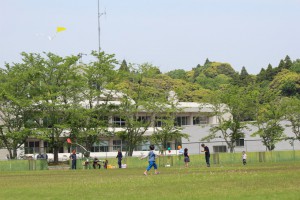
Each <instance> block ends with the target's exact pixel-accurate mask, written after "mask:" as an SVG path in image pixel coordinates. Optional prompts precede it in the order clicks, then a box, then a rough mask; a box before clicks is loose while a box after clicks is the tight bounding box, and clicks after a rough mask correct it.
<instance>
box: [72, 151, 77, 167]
mask: <svg viewBox="0 0 300 200" xmlns="http://www.w3.org/2000/svg"><path fill="white" fill-rule="evenodd" d="M70 158H71V160H72V169H74V170H75V169H76V161H77V158H76V151H75V150H73V151H72V154H71V155H70Z"/></svg>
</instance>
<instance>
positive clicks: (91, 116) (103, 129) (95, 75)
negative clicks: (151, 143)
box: [69, 51, 127, 149]
mask: <svg viewBox="0 0 300 200" xmlns="http://www.w3.org/2000/svg"><path fill="white" fill-rule="evenodd" d="M92 55H93V56H94V57H95V58H97V59H96V61H94V62H91V63H90V64H88V65H85V66H80V68H81V70H82V71H83V73H82V76H81V77H82V80H81V86H82V92H81V93H82V99H83V100H84V101H83V102H85V103H84V105H82V106H83V107H77V108H75V109H72V110H70V120H69V123H70V127H71V132H72V137H73V138H76V139H77V141H79V142H80V143H82V144H84V145H85V147H86V149H91V148H92V145H93V144H94V143H95V142H99V139H100V135H101V136H104V135H105V136H110V134H109V131H108V127H109V112H110V110H111V109H114V107H115V106H114V105H113V104H110V101H112V100H115V98H116V94H115V93H116V92H115V91H114V90H113V89H114V88H115V82H116V79H117V76H116V71H114V68H115V66H116V65H117V64H118V62H117V60H116V59H115V57H114V55H113V54H106V53H105V52H103V51H101V52H99V53H98V52H96V51H93V52H92ZM124 73H127V72H124ZM78 81H79V80H78Z"/></svg>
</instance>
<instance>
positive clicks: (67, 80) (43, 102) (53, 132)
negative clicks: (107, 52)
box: [23, 53, 82, 162]
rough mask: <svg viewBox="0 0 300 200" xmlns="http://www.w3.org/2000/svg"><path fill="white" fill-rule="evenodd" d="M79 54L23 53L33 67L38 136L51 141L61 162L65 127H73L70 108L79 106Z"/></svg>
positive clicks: (55, 155)
mask: <svg viewBox="0 0 300 200" xmlns="http://www.w3.org/2000/svg"><path fill="white" fill-rule="evenodd" d="M78 59H79V58H78V57H77V56H69V57H65V58H62V57H60V56H58V55H55V54H53V53H46V54H45V57H42V56H40V55H39V54H26V53H23V62H24V65H26V66H28V67H30V68H31V70H30V76H31V77H34V81H32V82H31V85H30V87H31V93H32V94H33V95H32V99H33V105H34V108H35V115H34V120H35V123H36V124H38V125H39V128H38V132H39V134H38V135H39V138H40V139H43V140H44V141H47V142H49V144H50V148H51V149H52V150H53V153H54V162H58V153H59V149H60V148H61V147H63V145H64V143H65V140H64V139H63V138H65V137H66V136H67V135H66V132H65V131H66V130H70V126H69V118H70V112H69V110H70V109H74V108H77V107H79V106H80V104H79V103H80V102H81V101H82V94H81V91H82V85H81V81H79V80H80V79H81V76H80V69H79V68H78V66H77V65H76V63H77V61H78Z"/></svg>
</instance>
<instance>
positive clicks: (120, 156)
mask: <svg viewBox="0 0 300 200" xmlns="http://www.w3.org/2000/svg"><path fill="white" fill-rule="evenodd" d="M116 158H118V165H119V168H122V159H123V154H122V152H121V151H120V150H118V154H117V157H116ZM70 159H71V162H72V169H76V162H77V156H76V151H75V150H73V151H72V154H71V155H70ZM88 164H89V161H85V165H88ZM103 165H104V166H103V167H104V169H107V165H108V160H105V161H104V162H103ZM93 168H94V169H96V168H98V169H100V168H101V164H100V160H98V158H96V157H95V158H94V160H93Z"/></svg>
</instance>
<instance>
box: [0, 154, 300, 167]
mask: <svg viewBox="0 0 300 200" xmlns="http://www.w3.org/2000/svg"><path fill="white" fill-rule="evenodd" d="M99 159H100V160H104V159H107V160H108V165H109V166H111V167H112V168H116V167H117V166H118V165H117V159H116V158H114V157H110V158H105V157H103V158H99ZM183 160H184V159H183V156H182V155H167V156H162V157H160V158H159V159H157V164H158V165H159V166H160V167H181V166H184V161H183ZM190 160H191V162H190V166H194V167H201V166H205V165H206V164H205V159H204V154H203V153H201V154H193V155H190ZM85 161H86V159H78V160H77V169H93V167H92V164H90V165H89V166H88V167H85V165H84V162H85ZM89 161H90V163H92V159H90V160H89ZM291 161H300V151H272V152H247V163H248V164H254V163H264V162H291ZM147 162H148V161H147V159H144V160H140V159H139V158H138V157H124V159H123V161H122V163H123V164H126V165H127V167H128V168H145V167H146V166H147V165H148V163H147ZM210 162H211V166H212V167H213V166H217V167H218V166H222V165H230V164H237V163H240V164H242V154H241V153H213V154H211V157H210ZM64 163H65V165H64V167H65V168H64V169H69V168H70V167H71V162H70V161H67V162H64ZM50 167H51V166H48V162H47V160H43V159H42V160H34V159H28V160H6V161H0V171H27V170H48V169H49V168H50ZM101 169H103V164H102V167H101Z"/></svg>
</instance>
